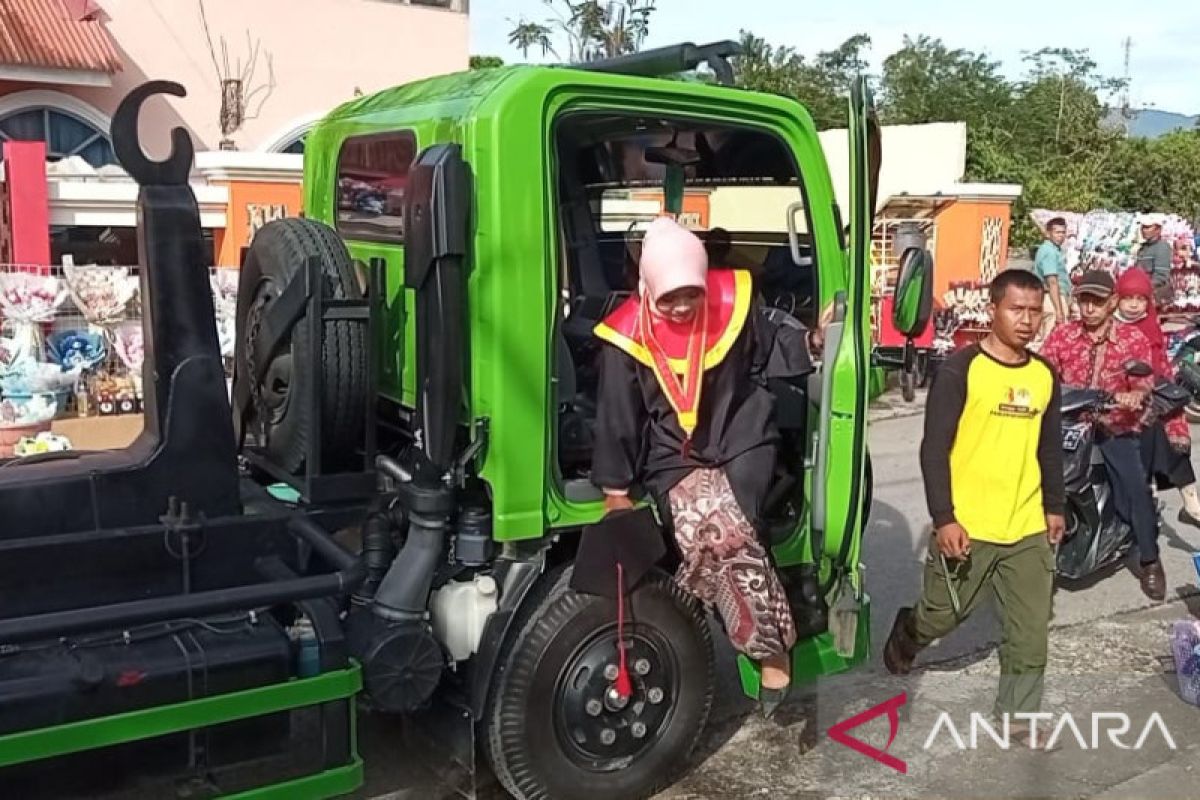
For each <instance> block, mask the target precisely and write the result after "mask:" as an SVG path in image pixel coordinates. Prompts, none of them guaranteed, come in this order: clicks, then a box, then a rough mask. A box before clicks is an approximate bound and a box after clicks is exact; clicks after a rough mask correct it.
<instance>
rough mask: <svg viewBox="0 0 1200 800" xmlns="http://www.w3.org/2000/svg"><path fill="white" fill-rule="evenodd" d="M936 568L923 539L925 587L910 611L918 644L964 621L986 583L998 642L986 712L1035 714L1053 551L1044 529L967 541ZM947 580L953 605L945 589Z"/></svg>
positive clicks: (934, 552)
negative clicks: (1008, 539)
mask: <svg viewBox="0 0 1200 800" xmlns="http://www.w3.org/2000/svg"><path fill="white" fill-rule="evenodd" d="M946 566H948V567H949V573H950V574H949V581H947V576H946V574H945V572H943V570H942V559H941V558H940V557H939V551H938V546H937V539H936V538H935V537H930V545H929V556H928V557H927V558H926V560H925V577H924V583H925V585H924V589H923V591H922V592H921V600H920V602H919V603H918V604H917V608H916V611H915V612H914V614H913V630H914V633H915V637H914V638H915V639H916V642H917V643H918V644H920V645H922V646H925V645H928V644H931V643H933V642H934V641H936V640H937V639H940V638H942V637H943V636H946V635H947V634H948V633H950V632H951V631H952V630H954V629H955V628H957V627H958V625H959V623H961V622H962V621H963V620H965V619H966V618H967V617H968V616H969V615H970V614H971V612H972V611H973V610H974V609H975V607H976V606H977V605H978V604H979V601H980V599H981V598H982V597H983V589H984V587H985V586H991V588H992V594H993V596H994V597H995V598H996V605H997V607H998V608H997V610H998V611H999V613H1000V618H1001V620H1002V622H1003V626H1004V631H1003V635H1002V638H1001V641H1000V691H999V693H998V695H997V697H996V705H995V708H994V709H993V713H995V714H996V715H1003V714H1005V713H1008V714H1034V713H1037V712H1038V711H1039V710H1040V707H1041V702H1042V689H1043V684H1044V680H1045V674H1046V651H1047V649H1048V645H1049V642H1048V640H1049V632H1050V614H1051V607H1052V605H1053V595H1054V567H1055V565H1054V549H1053V548H1052V547H1051V546H1050V542H1049V541H1048V540H1047V539H1046V536H1045V534H1037V535H1034V536H1030V537H1028V538H1026V539H1023V540H1021V541H1019V542H1017V543H1016V544H1009V545H1000V544H991V543H988V542H976V541H973V542H971V554H970V555H969V556H968V557H967V559H966V560H965V561H953V560H950V559H947V560H946ZM951 585H953V587H954V590H955V592H956V594H957V597H958V605H959V611H958V612H957V613H956V612H955V610H954V602H953V599H952V597H951V594H950V586H951Z"/></svg>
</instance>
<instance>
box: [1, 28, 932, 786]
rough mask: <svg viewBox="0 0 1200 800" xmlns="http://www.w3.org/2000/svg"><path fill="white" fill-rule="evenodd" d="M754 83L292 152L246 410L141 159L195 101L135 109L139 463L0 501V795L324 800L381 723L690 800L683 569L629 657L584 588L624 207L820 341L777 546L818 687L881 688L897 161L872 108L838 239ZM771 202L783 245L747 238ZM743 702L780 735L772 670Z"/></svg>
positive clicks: (197, 283)
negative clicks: (140, 784)
mask: <svg viewBox="0 0 1200 800" xmlns="http://www.w3.org/2000/svg"><path fill="white" fill-rule="evenodd" d="M736 54H737V48H736V45H731V44H730V43H718V44H716V45H710V46H706V47H695V46H692V45H681V46H678V47H671V48H664V49H662V50H656V51H651V52H648V53H641V54H637V55H634V56H628V57H623V58H618V59H613V60H609V61H600V62H595V63H591V64H586V65H577V66H574V67H514V68H499V69H493V70H484V71H477V72H471V73H465V74H459V75H450V76H444V77H438V78H433V79H430V80H426V81H421V82H418V83H415V84H411V85H408V86H402V87H398V88H395V89H391V90H387V91H383V92H380V93H378V94H375V95H372V96H369V97H364V98H360V99H357V100H355V101H353V102H350V103H347V104H346V105H343V106H341V107H339V108H337V109H335V110H334V111H332V112H331V113H330V114H329V115H328V116H327V117H326V118H325V119H324V120H323V121H321V122H320V123H319V124H318V125H317V126H316V127H315V128H314V129H313V131H312V132H311V133H310V135H309V137H308V139H307V143H306V152H305V170H304V172H305V186H304V193H305V205H304V207H305V215H304V217H303V218H294V219H285V220H280V221H276V222H273V223H270V224H269V225H267V226H266V227H264V228H263V229H262V230H261V231H260V232H259V233H258V234H257V236H256V237H255V239H254V242H253V244H252V245H251V247H249V248H248V250H247V251H246V252H245V253H244V259H243V265H242V274H241V279H240V287H239V297H238V320H237V325H238V341H237V357H236V359H235V366H234V379H233V385H232V388H233V391H232V396H231V397H230V395H229V394H228V393H227V392H226V388H225V381H224V380H223V374H222V373H221V364H220V355H219V352H218V349H217V346H216V336H215V330H214V325H213V322H212V304H211V297H210V296H209V295H208V293H207V292H205V291H204V290H203V288H204V287H203V286H202V284H203V283H204V282H205V281H206V280H207V272H206V270H205V269H204V263H205V262H204V254H203V252H202V250H201V239H200V228H199V217H198V212H197V210H196V205H195V199H194V197H192V196H191V192H190V189H189V188H188V186H187V173H188V170H189V168H190V163H191V158H192V152H191V143H190V141H189V139H188V137H187V135H186V133H184V132H183V131H181V130H176V131H175V132H174V134H173V145H174V150H173V152H172V155H171V157H170V158H169V159H167V160H166V161H162V162H155V161H151V160H149V159H148V158H147V157H146V156H145V155H144V153H143V152H142V151H141V148H140V144H139V142H138V139H137V116H138V110H139V108H140V106H141V104H142V103H143V102H144V101H145V100H146V99H147V98H148V97H150V96H152V95H153V94H156V93H161V92H167V93H172V94H177V95H182V94H183V89H182V87H179V86H177V85H175V84H169V83H152V84H147V85H145V86H143V87H140V88H138V89H136V90H135V91H134V92H133V93H131V95H130V96H129V98H127V99H126V101H125V103H124V104H123V105H122V107H121V109H120V111H119V112H118V114H117V116H116V117H115V118H114V125H113V128H114V129H113V138H114V146H115V149H116V151H117V154H118V157H119V158H120V160H121V162H122V164H123V165H124V166H125V167H126V169H127V170H128V171H129V172H130V174H131V175H132V176H134V177H135V178H136V179H137V180H138V182H139V183H140V184H141V185H142V189H141V194H140V197H139V253H140V258H141V264H142V267H143V270H142V274H143V278H142V280H143V284H142V291H143V305H144V308H145V323H144V324H145V328H146V338H147V357H146V361H147V366H146V379H145V385H146V387H147V389H146V392H147V397H146V412H145V413H146V430H145V432H144V433H143V434H142V436H141V437H140V438H139V440H138V441H137V442H135V443H134V445H133V446H132V447H131V448H130V449H129V450H128V451H121V452H105V453H73V454H54V455H53V456H48V457H41V458H38V459H33V460H32V463H30V460H22V461H14V462H11V463H9V464H5V465H3V467H2V468H0V518H3V519H4V520H5V525H4V531H3V533H0V550H3V551H4V552H5V555H4V556H3V557H0V595H3V596H5V600H6V602H5V604H4V605H3V606H2V607H0V614H2V615H3V617H0V786H5V785H8V786H21V785H30V784H29V783H28V782H30V781H36V782H38V783H36V785H37V786H38V787H40V788H41V789H43V790H46V789H47V787H49V786H50V785H51V784H52V783H54V780H51V778H54V779H55V780H57V779H62V778H64V777H65V775H66V774H68V773H70V774H75V775H82V774H85V773H86V770H88V769H91V768H98V769H99V771H100V773H101V774H105V775H107V776H108V777H109V778H114V776H115V778H116V779H121V781H123V780H124V779H131V780H132V779H134V778H138V779H141V777H142V776H144V775H150V776H154V775H166V776H168V777H169V778H170V779H172V780H174V781H175V785H176V786H177V787H178V786H183V787H186V788H187V790H188V791H189V792H190V793H191V794H192V796H210V795H219V796H237V797H246V798H249V797H254V798H274V797H279V798H284V797H287V798H294V797H331V796H337V795H340V794H345V793H350V792H353V791H355V789H356V788H357V787H358V786H359V785H360V784H361V781H362V775H363V769H364V767H363V764H362V762H361V760H360V758H359V756H358V752H357V743H356V719H355V715H356V711H357V709H358V708H360V707H363V708H367V709H369V713H372V714H379V715H412V716H414V717H415V718H419V719H422V720H429V719H449V720H452V721H454V725H456V726H457V729H458V730H460V731H462V732H463V733H462V734H461V736H459V738H457V739H456V741H454V742H451V743H449V744H447V745H446V751H447V752H450V753H453V754H455V755H456V757H457V758H458V760H459V761H461V762H464V765H465V766H467V767H468V770H469V771H470V772H471V773H474V771H475V770H476V769H477V768H478V769H484V768H486V769H489V770H490V771H491V772H492V773H493V774H494V775H495V777H496V778H497V779H498V780H499V782H500V784H502V785H503V787H504V788H505V789H506V790H507V791H508V792H509V793H511V794H512V795H513V796H515V797H519V798H558V797H570V798H633V797H644V796H648V795H649V794H651V793H653V792H654V791H656V790H658V789H661V788H663V787H664V786H666V785H669V784H670V783H671V782H672V781H673V780H674V779H676V778H677V777H678V775H679V774H680V772H681V771H682V770H683V769H685V768H686V767H687V765H688V763H689V757H690V755H691V753H692V750H693V748H694V746H695V744H696V742H697V740H698V739H699V737H700V735H701V732H702V730H703V729H704V725H705V722H706V719H707V716H708V713H709V709H710V705H711V702H712V698H713V691H714V679H715V669H716V667H715V665H714V656H713V643H712V641H711V639H710V634H709V627H708V622H707V619H706V614H705V611H704V609H702V608H701V607H699V606H698V605H697V604H696V603H695V602H694V601H693V600H692V599H690V598H689V597H687V596H686V595H684V594H683V593H682V592H681V591H680V590H679V589H678V588H677V587H675V586H674V584H673V582H672V580H671V578H670V571H671V568H672V563H671V562H670V558H671V557H670V556H668V557H667V559H666V560H664V562H663V563H662V564H661V565H660V569H658V570H656V571H654V572H652V573H651V574H650V575H649V576H647V577H646V578H644V579H643V580H642V581H641V582H640V583H639V584H638V585H637V586H636V587H634V588H633V589H632V591H631V593H630V595H629V598H628V602H629V604H630V611H631V618H632V622H631V623H630V624H629V625H628V626H627V627H626V628H625V631H624V634H623V637H620V638H619V637H618V629H617V624H616V619H617V617H616V609H615V605H616V601H615V600H614V599H612V598H609V597H601V596H594V595H589V594H584V593H581V592H577V591H575V590H573V589H572V588H571V586H570V577H571V572H572V566H573V562H574V558H575V554H576V551H577V548H578V545H579V541H580V537H581V532H582V530H583V529H584V528H585V526H587V525H589V524H591V523H594V522H597V521H598V520H600V519H601V518H602V516H603V504H602V497H601V494H600V492H599V490H598V489H597V488H596V487H595V486H594V485H592V483H591V482H590V480H589V466H590V451H591V442H592V439H591V435H592V428H593V423H594V418H595V397H596V373H595V364H594V362H595V356H596V353H597V348H598V347H599V344H598V341H597V340H596V338H595V337H594V335H593V333H592V329H593V327H594V326H595V325H596V323H598V322H599V321H600V320H601V319H603V318H604V317H605V315H606V314H607V313H609V312H610V311H611V310H612V309H613V308H615V306H616V305H617V304H619V303H620V302H621V301H622V300H624V299H625V298H627V297H628V296H629V294H630V292H631V291H632V290H633V289H634V288H635V287H636V275H635V271H636V253H637V248H638V242H639V232H638V226H637V225H636V224H635V223H631V222H630V217H629V213H628V212H629V207H630V203H631V202H634V203H636V202H642V203H646V202H654V203H658V204H659V206H660V207H661V208H662V209H663V210H664V211H666V212H669V213H674V214H677V215H679V216H680V218H681V219H683V218H688V216H687V215H688V214H689V213H690V214H691V215H692V216H691V217H690V219H693V220H699V221H700V222H702V223H705V224H701V225H699V226H698V227H701V228H703V229H702V230H700V231H698V232H699V234H700V235H701V237H702V238H704V239H705V241H706V246H708V247H709V251H710V256H711V258H712V259H713V263H719V264H720V265H721V266H727V267H734V268H738V269H744V270H748V271H749V272H750V273H751V274H752V275H753V276H754V279H755V288H756V291H757V292H758V293H759V295H760V296H761V297H762V298H763V299H764V300H765V301H766V302H765V307H766V310H765V312H764V313H765V315H766V316H767V318H768V321H769V323H770V324H775V325H793V326H795V325H804V326H808V327H812V326H814V325H817V324H818V321H819V317H820V316H821V310H822V309H827V313H826V314H825V316H826V321H827V323H828V324H827V326H826V335H825V338H824V352H823V357H822V358H821V359H820V363H819V366H818V368H817V370H816V372H815V373H814V374H812V375H811V376H808V378H807V380H805V381H802V382H798V383H789V382H783V383H778V385H776V384H773V385H772V386H771V387H770V388H771V390H772V391H773V393H774V394H775V396H776V402H777V413H778V418H779V424H780V427H781V429H782V432H783V435H784V438H785V447H784V448H782V450H781V456H780V464H779V465H778V468H777V470H776V473H777V474H776V481H775V488H774V489H773V491H772V493H771V497H770V500H769V508H768V511H769V514H768V516H769V520H770V528H771V531H770V535H771V537H772V545H773V551H774V556H775V560H776V562H777V565H778V568H779V571H780V574H781V576H782V578H783V581H784V584H785V586H786V588H787V591H788V595H789V598H790V600H791V602H792V606H793V611H794V615H795V618H796V620H797V625H798V628H799V629H800V630H799V632H800V635H801V638H800V641H799V643H798V644H797V646H796V648H795V650H794V653H793V665H794V666H793V671H794V677H795V679H796V681H797V682H803V681H810V680H813V679H815V678H817V677H819V676H822V675H829V674H832V673H836V672H839V671H843V670H846V669H849V668H851V667H853V666H854V665H855V664H857V663H859V662H861V661H863V660H864V659H865V658H866V656H867V652H868V648H869V635H868V634H869V629H870V625H869V616H870V601H869V598H868V596H867V595H866V593H865V591H864V587H863V584H862V572H861V568H860V564H859V556H860V546H861V537H862V532H863V527H864V525H865V522H866V518H867V514H868V510H869V506H870V502H871V471H870V463H869V459H868V454H867V430H866V428H867V413H866V407H867V402H868V394H869V385H868V384H869V371H870V368H871V363H872V353H871V350H870V334H869V328H868V325H869V307H868V303H869V285H868V269H867V258H868V251H869V236H870V230H871V218H872V210H873V208H874V202H875V198H874V191H875V186H876V183H877V175H878V168H879V158H880V151H879V133H878V126H877V124H876V121H875V117H874V113H873V110H872V108H871V104H870V100H869V94H868V92H867V90H866V87H865V83H860V84H858V85H856V86H855V87H854V91H853V93H852V97H851V101H850V108H849V112H850V126H849V127H850V137H851V162H852V163H851V169H852V173H853V174H852V188H853V192H852V194H853V202H852V204H851V207H850V208H849V209H846V210H845V213H846V216H847V217H848V219H846V220H843V219H842V211H841V210H840V209H839V208H838V206H837V204H836V202H835V200H834V195H833V188H832V185H831V181H830V175H829V172H828V167H827V165H826V161H825V158H824V155H823V153H822V151H821V149H820V146H819V143H818V139H817V135H816V131H815V129H814V127H813V123H812V120H811V119H810V117H809V115H808V114H807V112H806V111H805V110H804V108H803V106H801V105H800V104H799V103H798V102H796V101H794V100H790V99H786V98H782V97H776V96H769V95H762V94H756V93H751V92H746V91H742V90H738V89H734V88H730V87H729V86H726V85H724V84H727V83H729V82H730V77H731V74H732V73H731V69H732V68H731V65H730V58H731V57H733V56H736ZM702 65H707V66H708V70H707V72H706V73H705V74H706V75H707V76H708V78H707V79H706V80H690V79H689V80H681V79H678V76H679V75H680V74H682V73H688V72H690V71H693V70H695V69H696V68H698V67H700V66H702ZM747 191H753V192H762V193H763V197H769V198H771V201H770V202H768V203H767V205H768V206H770V205H771V203H774V204H775V207H777V213H778V214H779V215H780V218H781V219H782V220H784V222H785V225H784V229H785V230H786V231H787V233H786V234H772V233H761V232H754V231H742V230H738V229H736V227H728V226H726V224H724V221H727V220H736V219H737V218H738V215H737V207H738V206H739V205H741V204H740V203H738V202H736V199H735V198H736V197H737V196H738V194H737V193H738V192H741V193H742V194H741V196H743V197H744V196H745V194H744V193H745V192H747ZM731 198H733V199H731ZM697 207H700V208H701V210H700V211H696V210H695V209H696V208H697ZM931 269H932V265H931V262H930V260H929V257H928V253H925V252H919V251H913V252H911V253H910V254H909V255H908V257H907V258H906V267H905V270H904V276H903V277H902V280H901V290H902V291H901V292H900V295H901V297H903V298H904V302H899V303H897V312H896V316H897V319H896V322H897V326H898V327H899V328H900V329H901V330H904V331H907V332H909V333H913V334H915V333H918V332H919V331H920V330H921V329H922V328H923V327H924V325H925V324H927V322H928V309H929V303H928V292H929V285H930V280H929V279H930V271H931ZM47 509H53V510H52V511H50V512H48V511H47ZM46 576H52V577H53V579H54V580H53V582H51V581H48V580H47V578H46ZM51 586H53V587H55V588H51ZM9 601H12V602H9ZM620 648H624V650H625V653H626V655H627V656H628V657H629V663H630V664H631V665H633V673H634V685H633V693H632V695H631V696H629V697H621V696H620V695H618V694H616V693H614V692H613V686H612V682H613V680H614V678H615V674H614V670H615V662H616V659H617V657H618V653H619V652H620ZM740 673H741V680H742V684H743V687H744V690H745V692H746V694H747V695H749V696H750V697H755V696H757V693H758V683H757V671H756V667H755V666H754V665H753V664H752V663H750V662H749V661H746V660H744V659H743V660H742V661H741V663H740ZM306 734H307V738H305V736H306ZM456 736H457V734H456ZM301 739H304V741H306V742H307V744H299V743H298V742H299V741H300V740H301ZM476 754H478V755H480V756H482V758H481V759H480V762H479V765H478V766H477V765H476V764H475V758H474V757H475V755H476ZM396 757H397V758H403V757H404V754H403V753H398V754H397V756H396ZM67 764H71V765H78V767H77V768H76V767H74V766H73V767H72V768H71V769H65V765H67ZM366 767H367V768H368V769H369V768H370V765H369V764H368V765H366ZM264 776H266V777H264ZM89 780H91V779H89ZM21 781H26V783H25V784H21V783H20V782H21ZM6 782H7V783H6ZM118 782H120V781H118ZM68 783H70V782H69V781H68ZM97 785H98V784H95V783H90V784H87V786H88V787H90V788H88V789H86V790H80V789H78V787H76V789H77V790H79V791H84V794H85V795H86V796H96V795H99V794H100V792H99V791H97V790H96V788H95V787H96V786H97ZM70 790H71V787H70V786H67V787H65V788H64V789H63V791H64V792H69V791H70ZM10 796H16V795H10ZM158 796H161V795H158Z"/></svg>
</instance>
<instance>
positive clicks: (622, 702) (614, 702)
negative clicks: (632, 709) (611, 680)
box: [605, 686, 629, 711]
mask: <svg viewBox="0 0 1200 800" xmlns="http://www.w3.org/2000/svg"><path fill="white" fill-rule="evenodd" d="M605 700H607V701H608V706H609V708H611V709H613V710H615V711H620V710H621V709H623V708H625V706H627V705H629V698H628V697H621V695H620V694H619V693H618V692H617V687H615V686H613V687H611V688H610V689H609V690H608V694H607V695H605Z"/></svg>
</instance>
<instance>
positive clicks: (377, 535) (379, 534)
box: [354, 508, 408, 602]
mask: <svg viewBox="0 0 1200 800" xmlns="http://www.w3.org/2000/svg"><path fill="white" fill-rule="evenodd" d="M407 525H408V520H407V518H406V517H405V516H404V515H403V512H402V511H400V510H396V511H395V512H393V511H391V510H388V509H384V508H375V509H373V511H372V513H371V514H370V515H369V516H368V517H367V521H366V522H364V523H363V536H362V560H363V564H364V566H365V567H366V571H367V577H366V580H364V581H363V584H362V586H361V587H360V588H359V590H358V591H357V592H355V593H354V599H355V601H356V602H364V601H367V600H370V599H371V598H372V597H374V596H375V592H376V591H377V590H378V589H379V585H380V584H381V583H382V582H383V577H384V575H386V574H387V571H388V568H389V567H391V565H392V562H394V561H395V560H396V552H397V549H396V538H395V532H396V530H397V529H399V530H400V531H401V532H403V531H404V529H405V528H406V527H407Z"/></svg>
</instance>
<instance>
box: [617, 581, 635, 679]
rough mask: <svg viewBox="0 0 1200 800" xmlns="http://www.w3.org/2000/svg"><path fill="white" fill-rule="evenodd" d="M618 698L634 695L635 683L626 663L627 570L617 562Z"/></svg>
mask: <svg viewBox="0 0 1200 800" xmlns="http://www.w3.org/2000/svg"><path fill="white" fill-rule="evenodd" d="M617 654H618V666H617V684H616V690H617V696H618V697H620V698H622V699H624V698H626V697H629V696H630V695H631V694H633V681H632V680H631V679H630V678H629V666H628V665H627V664H626V663H625V568H624V566H623V565H622V564H621V563H620V562H619V561H618V562H617Z"/></svg>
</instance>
